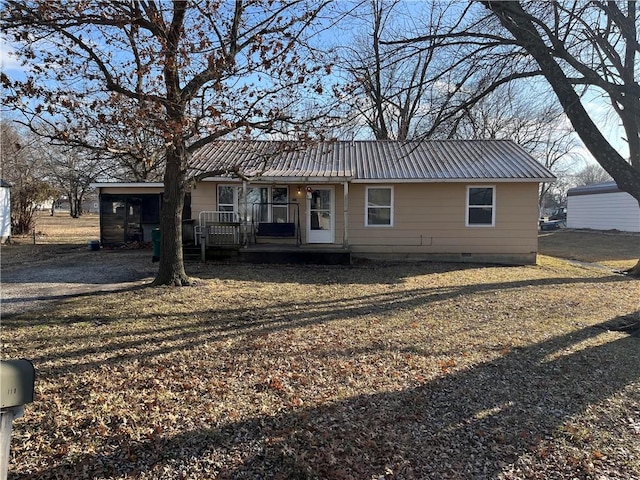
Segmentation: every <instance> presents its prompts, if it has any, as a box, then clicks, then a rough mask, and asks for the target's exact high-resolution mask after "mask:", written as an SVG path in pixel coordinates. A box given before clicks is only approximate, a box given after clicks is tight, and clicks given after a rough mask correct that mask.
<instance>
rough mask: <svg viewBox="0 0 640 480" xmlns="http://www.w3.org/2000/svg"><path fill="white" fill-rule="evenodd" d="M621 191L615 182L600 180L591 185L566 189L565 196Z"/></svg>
mask: <svg viewBox="0 0 640 480" xmlns="http://www.w3.org/2000/svg"><path fill="white" fill-rule="evenodd" d="M618 192H622V190H620V189H619V188H618V185H617V184H616V182H602V183H594V184H591V185H584V186H582V187H573V188H570V189H569V190H568V191H567V196H569V197H573V196H577V195H592V194H598V193H618Z"/></svg>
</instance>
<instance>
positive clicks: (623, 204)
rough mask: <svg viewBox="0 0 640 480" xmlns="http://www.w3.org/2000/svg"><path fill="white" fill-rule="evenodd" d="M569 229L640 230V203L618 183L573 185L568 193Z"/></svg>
mask: <svg viewBox="0 0 640 480" xmlns="http://www.w3.org/2000/svg"><path fill="white" fill-rule="evenodd" d="M567 228H589V229H592V230H620V231H622V232H640V205H638V201H637V200H636V199H635V198H633V197H632V196H631V195H629V194H628V193H626V192H623V191H622V190H620V189H619V188H618V186H617V185H616V183H615V182H604V183H597V184H595V185H587V186H584V187H575V188H571V189H569V191H568V192H567Z"/></svg>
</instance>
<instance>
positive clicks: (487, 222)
mask: <svg viewBox="0 0 640 480" xmlns="http://www.w3.org/2000/svg"><path fill="white" fill-rule="evenodd" d="M495 201H496V195H495V188H494V187H485V186H478V187H467V212H466V225H467V226H468V227H493V226H494V225H495V213H496V205H495Z"/></svg>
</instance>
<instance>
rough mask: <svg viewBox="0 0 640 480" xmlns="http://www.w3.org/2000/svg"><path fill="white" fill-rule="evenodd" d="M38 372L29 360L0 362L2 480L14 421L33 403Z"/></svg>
mask: <svg viewBox="0 0 640 480" xmlns="http://www.w3.org/2000/svg"><path fill="white" fill-rule="evenodd" d="M35 379H36V371H35V368H33V364H32V363H31V362H30V361H29V360H24V359H23V360H0V480H6V478H7V472H8V470H9V451H10V448H11V431H12V430H13V421H14V420H15V419H16V418H20V417H21V416H22V415H23V414H24V406H25V404H27V403H31V402H33V390H34V386H35Z"/></svg>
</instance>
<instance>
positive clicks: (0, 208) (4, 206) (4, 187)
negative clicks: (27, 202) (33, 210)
mask: <svg viewBox="0 0 640 480" xmlns="http://www.w3.org/2000/svg"><path fill="white" fill-rule="evenodd" d="M10 238H11V184H10V183H7V182H5V181H4V180H2V179H0V243H5V242H7V241H8V240H9V239H10Z"/></svg>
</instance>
